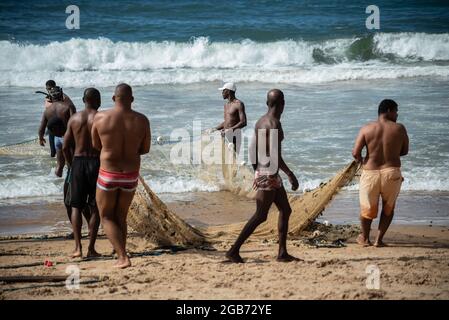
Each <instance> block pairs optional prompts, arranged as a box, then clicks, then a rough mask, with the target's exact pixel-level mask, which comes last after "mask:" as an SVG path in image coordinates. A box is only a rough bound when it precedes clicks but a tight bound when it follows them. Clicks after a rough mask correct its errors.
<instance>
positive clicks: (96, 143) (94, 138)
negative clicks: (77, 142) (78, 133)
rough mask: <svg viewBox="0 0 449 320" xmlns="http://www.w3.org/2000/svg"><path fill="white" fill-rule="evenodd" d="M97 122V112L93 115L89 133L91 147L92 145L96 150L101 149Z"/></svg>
mask: <svg viewBox="0 0 449 320" xmlns="http://www.w3.org/2000/svg"><path fill="white" fill-rule="evenodd" d="M97 123H98V113H97V114H96V115H95V118H94V122H93V124H92V129H91V132H90V133H91V135H92V147H94V148H95V149H97V150H98V151H101V148H102V145H101V140H100V135H99V134H98V129H97Z"/></svg>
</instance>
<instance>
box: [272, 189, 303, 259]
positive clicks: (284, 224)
mask: <svg viewBox="0 0 449 320" xmlns="http://www.w3.org/2000/svg"><path fill="white" fill-rule="evenodd" d="M274 203H275V204H276V206H277V208H278V209H279V220H278V231H279V252H278V257H277V261H280V262H290V261H299V259H298V258H295V257H293V256H291V255H289V254H288V252H287V235H288V221H289V219H290V214H291V213H292V209H291V208H290V204H289V203H288V198H287V192H286V191H285V188H284V187H282V188H280V189H279V190H277V191H276V197H275V199H274Z"/></svg>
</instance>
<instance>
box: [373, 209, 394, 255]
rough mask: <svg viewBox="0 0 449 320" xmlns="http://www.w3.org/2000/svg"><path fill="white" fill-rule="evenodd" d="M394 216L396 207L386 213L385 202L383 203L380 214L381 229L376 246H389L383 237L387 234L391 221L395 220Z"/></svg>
mask: <svg viewBox="0 0 449 320" xmlns="http://www.w3.org/2000/svg"><path fill="white" fill-rule="evenodd" d="M393 216H394V209H393V211H391V213H390V214H385V203H383V204H382V213H381V215H380V221H379V228H378V229H379V230H378V232H377V238H376V241H375V242H374V246H375V247H385V246H387V245H386V244H385V243H384V242H383V238H384V235H385V232H387V230H388V228H389V227H390V224H391V221H392V220H393Z"/></svg>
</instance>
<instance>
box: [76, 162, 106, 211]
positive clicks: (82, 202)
mask: <svg viewBox="0 0 449 320" xmlns="http://www.w3.org/2000/svg"><path fill="white" fill-rule="evenodd" d="M99 170H100V159H99V158H93V157H74V158H73V162H72V168H71V172H70V174H71V179H70V206H72V207H74V208H78V209H83V208H84V207H85V206H86V204H89V205H90V206H95V205H96V202H95V192H96V187H97V178H98V171H99Z"/></svg>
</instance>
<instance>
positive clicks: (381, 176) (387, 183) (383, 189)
mask: <svg viewBox="0 0 449 320" xmlns="http://www.w3.org/2000/svg"><path fill="white" fill-rule="evenodd" d="M403 180H404V179H403V178H402V174H401V168H396V167H393V168H386V169H381V170H365V169H364V170H363V171H362V176H361V177H360V184H359V197H360V215H361V216H362V217H364V218H366V219H375V218H376V217H377V211H378V206H379V197H382V206H383V211H384V214H387V215H389V214H391V213H393V211H394V207H395V205H396V199H397V198H398V195H399V191H400V190H401V185H402V181H403Z"/></svg>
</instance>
